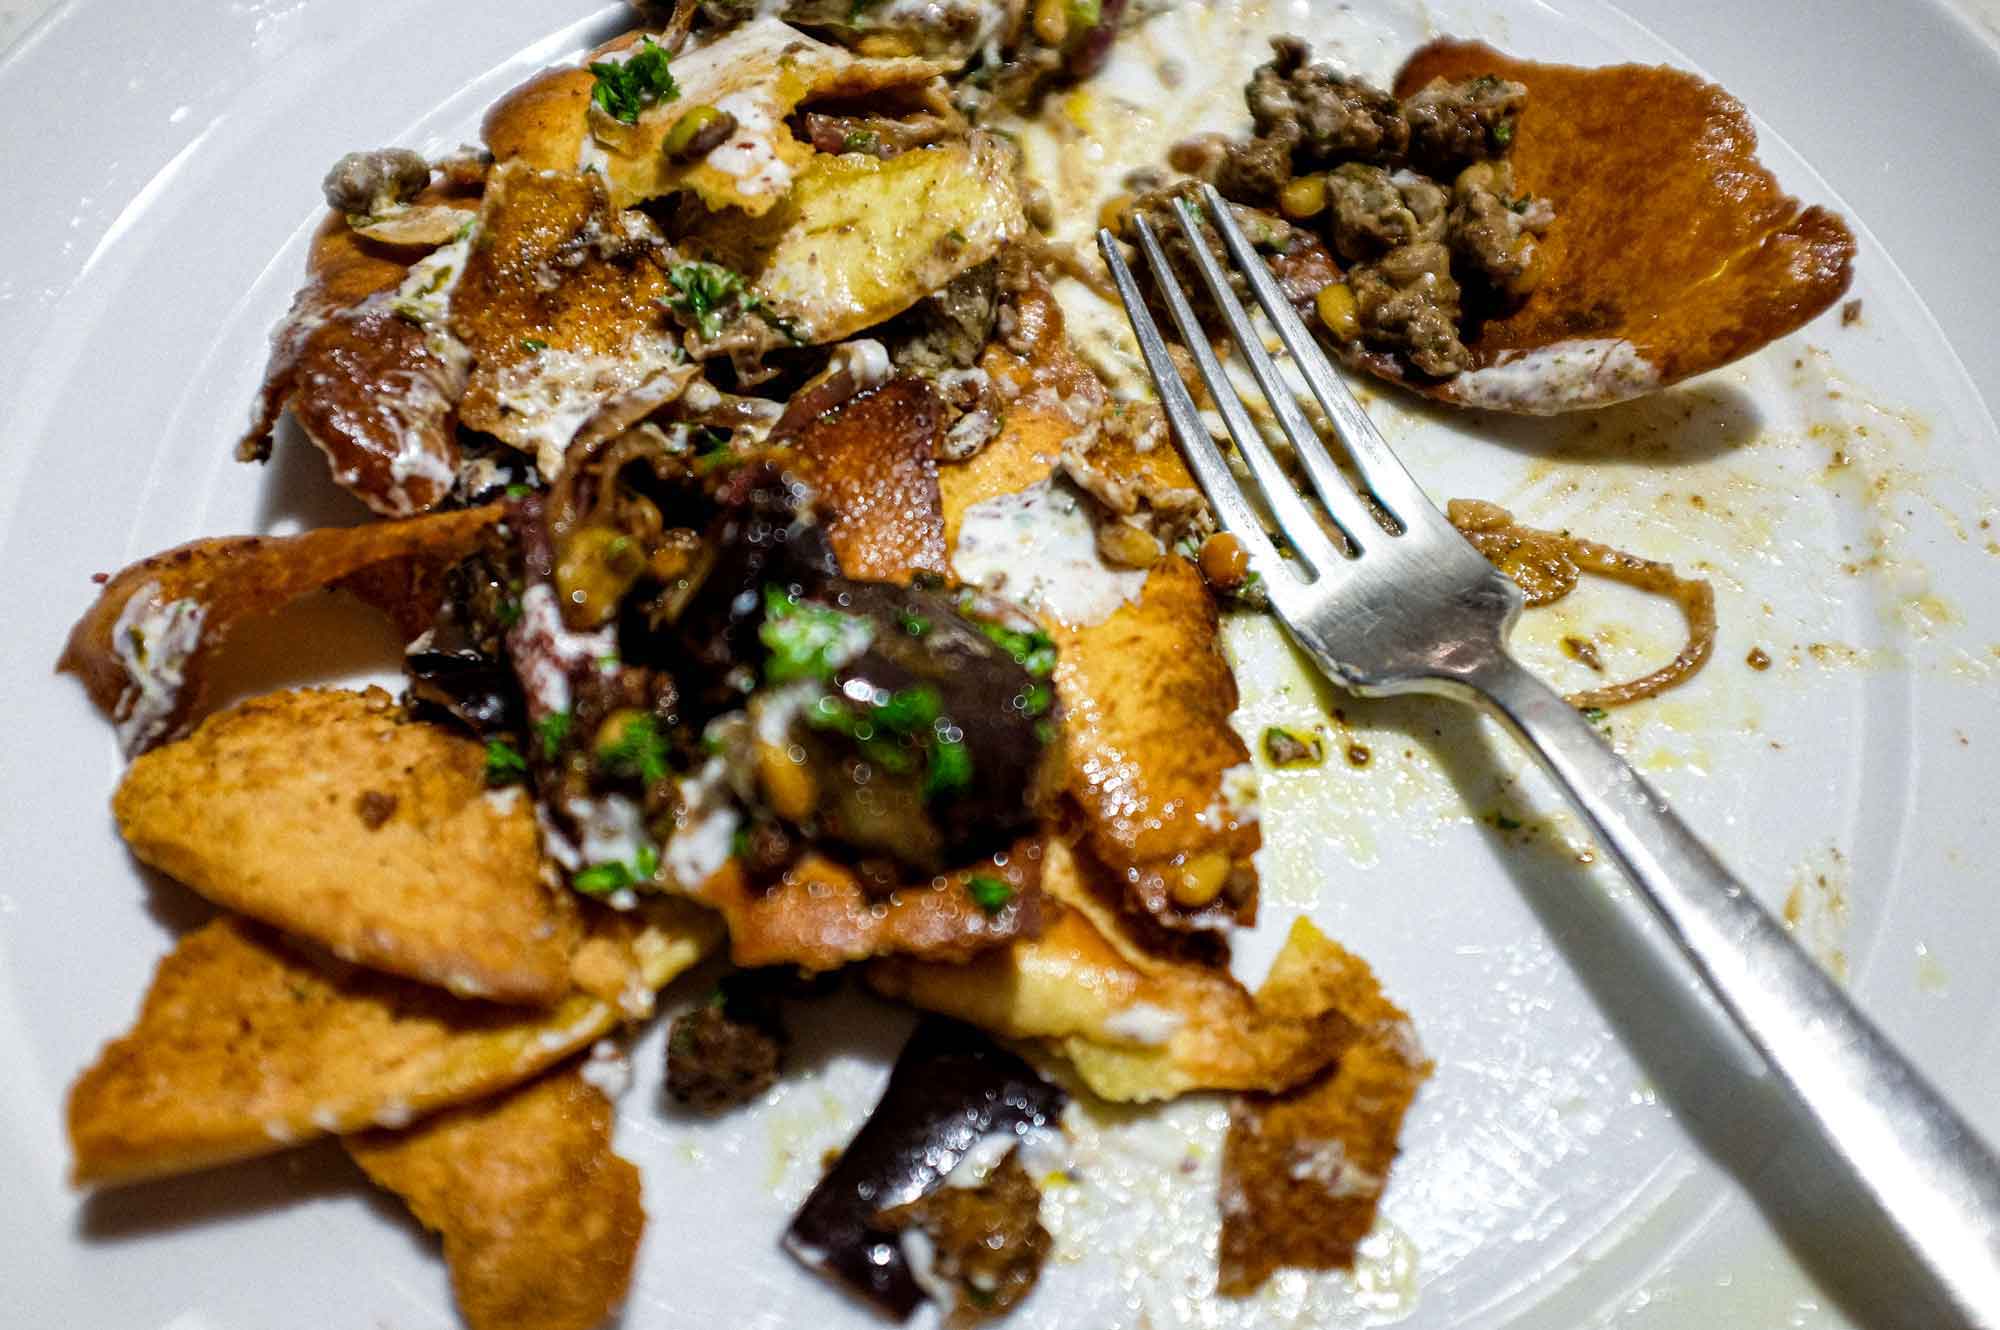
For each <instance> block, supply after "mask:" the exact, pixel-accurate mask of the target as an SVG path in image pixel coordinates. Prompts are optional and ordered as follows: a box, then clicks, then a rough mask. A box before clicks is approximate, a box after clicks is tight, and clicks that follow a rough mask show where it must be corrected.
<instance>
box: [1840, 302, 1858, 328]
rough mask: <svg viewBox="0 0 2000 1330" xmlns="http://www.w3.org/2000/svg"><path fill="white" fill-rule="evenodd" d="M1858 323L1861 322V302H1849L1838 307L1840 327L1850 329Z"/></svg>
mask: <svg viewBox="0 0 2000 1330" xmlns="http://www.w3.org/2000/svg"><path fill="white" fill-rule="evenodd" d="M1859 322H1861V302H1860V301H1859V300H1850V301H1848V302H1847V303H1846V304H1845V305H1842V306H1841V307H1840V326H1841V327H1843V328H1852V327H1853V326H1854V325H1855V324H1857V323H1859Z"/></svg>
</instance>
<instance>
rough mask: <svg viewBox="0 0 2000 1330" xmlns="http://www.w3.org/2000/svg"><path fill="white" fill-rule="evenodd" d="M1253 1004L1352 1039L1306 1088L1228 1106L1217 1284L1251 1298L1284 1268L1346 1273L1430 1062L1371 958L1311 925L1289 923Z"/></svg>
mask: <svg viewBox="0 0 2000 1330" xmlns="http://www.w3.org/2000/svg"><path fill="white" fill-rule="evenodd" d="M1257 1002H1258V1005H1259V1006H1260V1007H1265V1008H1267V1009H1271V1010H1292V1011H1299V1010H1310V1009H1313V1008H1318V1007H1324V1006H1331V1007H1332V1008H1333V1009H1334V1010H1337V1011H1339V1012H1341V1013H1343V1014H1344V1015H1345V1016H1346V1017H1347V1019H1348V1020H1349V1021H1351V1022H1352V1023H1353V1026H1354V1028H1356V1029H1357V1030H1359V1032H1360V1038H1359V1039H1358V1040H1357V1041H1356V1042H1355V1044H1354V1045H1353V1047H1351V1048H1349V1049H1348V1050H1347V1051H1346V1052H1344V1053H1342V1054H1341V1055H1340V1061H1339V1063H1338V1064H1337V1065H1336V1066H1335V1067H1334V1068H1333V1070H1331V1071H1329V1072H1328V1073H1326V1074H1325V1075H1323V1076H1321V1077H1320V1078H1318V1079H1317V1080H1315V1081H1313V1082H1312V1083H1311V1084H1309V1085H1305V1086H1302V1087H1300V1088H1299V1089H1296V1090H1293V1091H1291V1092H1290V1093H1287V1094H1283V1095H1279V1096H1275V1097H1272V1096H1249V1095H1246V1096H1243V1097H1241V1098H1239V1099H1237V1100H1236V1101H1235V1102H1234V1103H1233V1104H1231V1105H1230V1109H1229V1135H1228V1137H1227V1139H1226V1141H1225V1143H1224V1145H1223V1154H1222V1183H1221V1189H1220V1192H1219V1195H1218V1202H1219V1204H1220V1206H1221V1209H1222V1240H1221V1248H1220V1251H1219V1263H1220V1271H1219V1276H1218V1279H1217V1283H1216V1287H1217V1289H1218V1291H1220V1292H1222V1293H1225V1294H1229V1295H1232V1296H1238V1297H1240V1296H1243V1295H1245V1294H1249V1293H1253V1292H1255V1291H1256V1290H1257V1288H1258V1287H1259V1286H1260V1285H1262V1284H1263V1282H1264V1281H1265V1280H1266V1279H1268V1278H1270V1276H1271V1274H1272V1272H1273V1271H1275V1270H1277V1269H1278V1268H1279V1267H1281V1266H1293V1267H1299V1268H1303V1269H1308V1270H1331V1269H1347V1268H1349V1267H1351V1266H1352V1265H1353V1264H1354V1249H1355V1247H1356V1245H1357V1244H1359V1243H1360V1241H1361V1240H1362V1239H1363V1238H1365V1237H1366V1236H1368V1231H1369V1230H1370V1229H1372V1228H1373V1227H1374V1226H1375V1208H1376V1205H1377V1204H1378V1202H1379V1201H1380V1200H1381V1197H1382V1190H1383V1188H1384V1187H1385V1186H1386V1185H1387V1184H1388V1179H1389V1166H1390V1165H1391V1164H1392V1163H1394V1162H1395V1159H1396V1152H1397V1147H1396V1140H1397V1137H1398V1136H1399V1135H1400V1134H1401V1132H1402V1127H1403V1114H1404V1113H1405V1112H1406V1111H1407V1110H1408V1108H1409V1106H1410V1101H1411V1100H1412V1099H1414V1098H1415V1097H1416V1093H1417V1088H1418V1087H1419V1086H1420V1085H1422V1084H1423V1082H1424V1079H1425V1078H1426V1077H1428V1076H1429V1075H1430V1071H1431V1064H1430V1061H1429V1060H1428V1059H1426V1058H1425V1057H1424V1055H1423V1052H1422V1050H1421V1049H1419V1048H1418V1046H1417V1042H1416V1038H1415V1036H1414V1035H1413V1034H1412V1033H1411V1031H1410V1023H1409V1018H1408V1017H1406V1016H1405V1015H1404V1014H1403V1012H1402V1010H1401V1009H1400V1008H1399V1007H1397V1006H1396V1005H1395V1004H1394V1003H1392V1002H1390V1001H1389V1000H1388V999H1387V998H1385V997H1383V996H1382V989H1381V986H1380V985H1379V984H1377V983H1376V981H1375V976H1374V974H1373V973H1372V972H1371V971H1370V970H1369V968H1368V964H1367V962H1365V961H1363V960H1362V959H1361V958H1360V957H1358V956H1356V955H1354V954H1353V953H1352V952H1349V951H1347V950H1346V949H1345V948H1343V947H1341V946H1340V945H1339V944H1338V943H1336V942H1333V941H1331V940H1330V939H1328V938H1327V937H1326V936H1325V935H1324V934H1323V933H1321V932H1320V931H1319V930H1318V929H1317V928H1315V927H1313V925H1312V923H1311V922H1310V921H1309V920H1305V919H1301V920H1299V921H1298V923H1296V924H1294V925H1293V927H1292V933H1291V936H1290V937H1289V938H1288V939H1287V940H1286V943H1285V949H1284V950H1283V951H1282V952H1280V953H1279V955H1278V959H1277V962H1276V964H1275V965H1273V967H1272V969H1271V976H1270V978H1269V979H1267V980H1266V981H1265V983H1264V987H1263V988H1261V989H1259V990H1258V992H1257Z"/></svg>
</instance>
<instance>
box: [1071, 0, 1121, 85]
mask: <svg viewBox="0 0 2000 1330" xmlns="http://www.w3.org/2000/svg"><path fill="white" fill-rule="evenodd" d="M1124 19H1125V0H1104V3H1103V4H1102V5H1100V6H1099V8H1098V13H1097V24H1096V26H1095V27H1093V28H1091V29H1090V30H1089V31H1088V32H1086V33H1084V34H1083V36H1082V37H1080V38H1078V39H1077V41H1076V42H1075V43H1074V44H1073V45H1072V46H1071V47H1070V48H1069V51H1068V53H1067V54H1066V55H1064V57H1063V69H1064V72H1065V73H1067V74H1068V75H1069V76H1070V77H1071V78H1073V79H1085V78H1089V77H1090V76H1091V75H1092V74H1095V73H1096V72H1097V71H1098V70H1100V69H1102V68H1104V62H1105V61H1106V60H1108V59H1110V58H1111V40H1112V38H1114V37H1116V36H1117V35H1118V25H1119V24H1120V23H1121V22H1123V21H1124Z"/></svg>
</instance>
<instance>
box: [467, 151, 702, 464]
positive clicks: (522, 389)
mask: <svg viewBox="0 0 2000 1330" xmlns="http://www.w3.org/2000/svg"><path fill="white" fill-rule="evenodd" d="M669 261H670V258H669V255H668V251H667V248H666V241H665V238H664V237H663V236H661V235H660V233H659V231H658V230H657V229H656V228H655V227H654V226H653V224H652V223H651V222H650V221H648V220H647V219H646V218H645V217H644V216H642V215H640V214H637V213H621V212H618V211H617V210H615V209H613V208H612V207H611V205H610V202H609V200H608V199H607V197H606V195H605V190H604V182H603V180H602V179H601V178H600V177H599V176H597V175H596V174H594V173H580V172H577V171H574V170H572V171H568V172H561V171H540V170H536V169H535V168H533V167H531V166H529V165H527V164H526V163H524V162H507V163H502V164H501V165H499V166H496V167H495V168H494V169H493V172H492V176H491V178H490V180H489V181H488V183H487V187H486V199H485V208H484V210H483V211H482V212H481V214H480V222H479V238H478V243H477V244H475V245H473V246H472V248H471V250H470V253H469V254H468V256H467V258H466V261H465V272H464V275H463V277H462V278H461V279H460V280H459V283H458V285H457V288H456V289H455V290H454V291H453V292H452V295H451V309H450V315H449V318H450V326H451V331H452V333H453V334H454V335H455V336H456V337H457V338H458V339H459V340H460V341H462V342H463V343H464V345H465V347H466V349H467V351H468V352H469V353H470V355H471V357H472V366H473V367H472V371H471V376H470V378H469V379H468V380H467V382H466V387H465V397H464V400H463V402H462V403H461V404H460V406H459V418H460V419H461V420H462V421H463V422H464V423H465V424H466V425H467V426H468V427H470V428H472V429H477V430H484V431H486V432H487V433H490V434H492V435H494V436H495V437H497V438H499V439H501V440H503V441H505V442H507V443H509V444H512V445H513V446H514V447H516V448H520V449H522V450H523V451H525V452H529V453H531V454H533V455H534V456H535V459H536V462H537V465H538V466H539V467H540V468H541V472H542V474H543V475H544V476H546V477H549V478H554V476H555V474H556V472H557V471H558V470H559V469H560V468H561V466H562V456H563V451H564V449H565V448H567V447H568V445H569V442H570V439H571V438H572V437H573V436H574V435H575V434H576V432H577V429H578V428H579V427H580V426H581V425H582V424H583V423H584V421H585V420H587V419H588V418H589V417H590V416H591V415H592V414H593V413H594V412H595V411H596V410H597V408H598V407H600V406H601V405H603V404H604V403H605V402H607V401H609V400H611V399H612V398H615V397H617V396H619V395H621V394H624V393H630V392H632V391H634V390H636V389H639V388H640V387H642V385H644V384H645V383H646V382H647V381H648V380H650V379H652V378H653V377H654V376H656V375H670V374H676V373H678V374H680V376H681V381H682V382H683V383H685V381H686V374H687V371H685V370H684V369H682V368H681V365H680V362H681V360H682V356H681V351H680V340H679V338H678V336H677V335H676V334H675V332H674V330H673V329H672V327H671V326H670V325H669V324H668V321H667V319H666V316H665V314H664V313H663V312H662V310H661V309H660V305H659V301H660V298H661V297H662V296H664V295H665V294H666V293H667V290H668V287H667V264H668V263H669ZM655 405H659V403H655Z"/></svg>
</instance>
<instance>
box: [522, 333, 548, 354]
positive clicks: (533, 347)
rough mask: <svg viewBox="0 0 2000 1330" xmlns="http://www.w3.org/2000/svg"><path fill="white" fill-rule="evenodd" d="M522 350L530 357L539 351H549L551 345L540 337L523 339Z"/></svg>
mask: <svg viewBox="0 0 2000 1330" xmlns="http://www.w3.org/2000/svg"><path fill="white" fill-rule="evenodd" d="M521 349H522V350H523V351H526V352H527V353H528V354H529V355H533V354H534V353H535V352H537V351H546V350H548V349H549V344H548V343H547V342H544V341H543V340H542V339H541V338H539V337H523V338H522V339H521Z"/></svg>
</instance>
